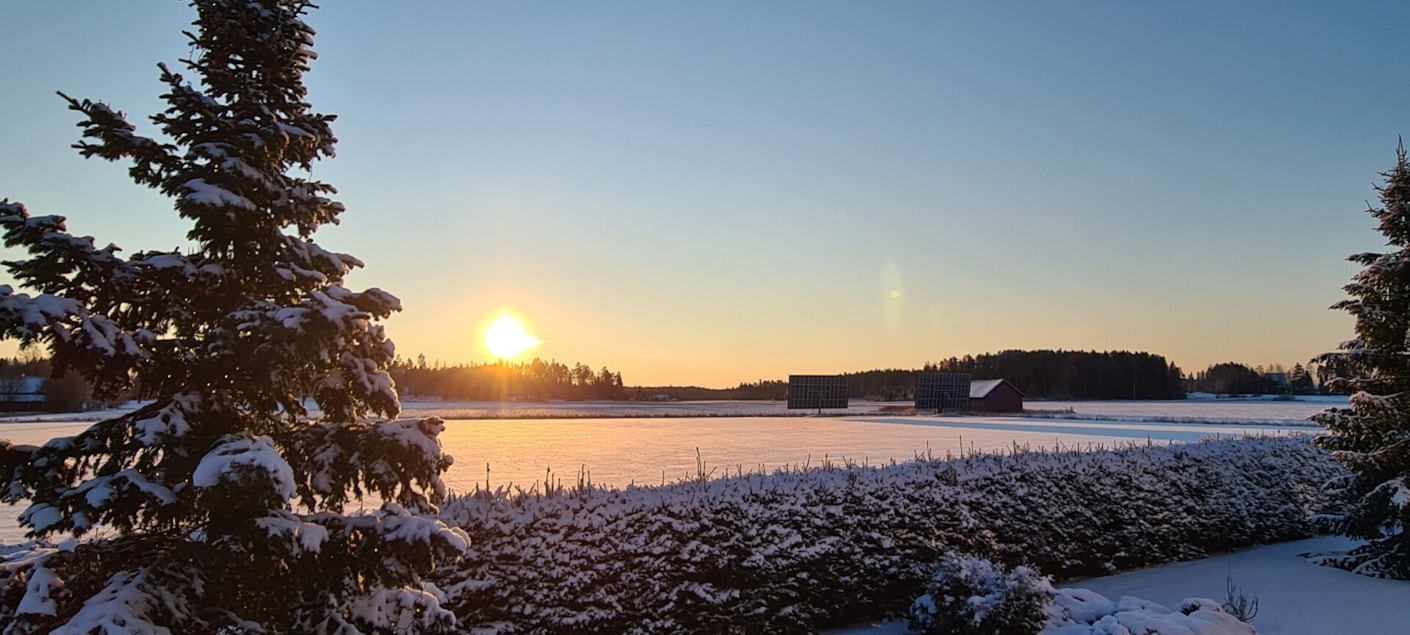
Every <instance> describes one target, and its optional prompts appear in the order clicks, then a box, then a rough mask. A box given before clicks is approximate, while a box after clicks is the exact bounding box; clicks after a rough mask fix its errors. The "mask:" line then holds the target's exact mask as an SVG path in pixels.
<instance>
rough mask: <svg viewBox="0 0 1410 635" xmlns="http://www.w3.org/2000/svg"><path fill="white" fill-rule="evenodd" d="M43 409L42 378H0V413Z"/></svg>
mask: <svg viewBox="0 0 1410 635" xmlns="http://www.w3.org/2000/svg"><path fill="white" fill-rule="evenodd" d="M43 409H44V378H43V377H0V411H8V412H13V411H18V410H43Z"/></svg>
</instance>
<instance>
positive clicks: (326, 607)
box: [0, 0, 468, 635]
mask: <svg viewBox="0 0 1410 635" xmlns="http://www.w3.org/2000/svg"><path fill="white" fill-rule="evenodd" d="M192 6H193V7H194V8H195V9H196V12H197V19H196V21H195V22H194V24H195V25H196V27H197V29H196V32H195V34H188V37H189V38H190V41H191V45H192V51H193V54H192V55H191V56H190V59H186V60H183V62H184V65H185V67H186V68H187V69H189V71H190V72H192V73H194V74H195V75H196V76H197V77H198V83H195V84H193V83H191V82H188V81H187V80H186V79H184V78H183V77H182V75H181V74H179V73H177V72H174V71H172V70H170V69H168V68H167V67H166V66H160V69H161V75H160V76H161V81H162V83H163V84H164V85H165V87H166V91H165V94H164V95H162V98H163V99H164V101H165V102H166V109H165V110H164V111H163V112H161V113H159V114H156V115H154V116H153V117H152V118H151V119H152V121H153V122H154V123H155V124H156V125H157V126H158V127H159V128H160V130H161V132H162V133H163V134H164V138H161V139H158V138H153V137H147V136H142V135H140V134H138V133H137V131H136V128H135V127H134V126H133V125H132V124H130V123H128V121H127V119H126V117H125V116H124V115H123V114H122V113H120V112H117V111H115V110H113V109H111V108H109V107H108V106H106V105H103V104H101V103H95V102H91V101H88V100H82V101H80V100H75V99H71V98H68V97H65V99H66V100H67V101H68V103H69V107H70V108H71V109H73V110H75V111H77V112H79V113H81V114H82V117H83V121H82V123H81V126H82V127H83V141H81V142H79V143H78V144H76V146H75V147H76V148H77V149H78V150H79V151H80V153H81V154H83V155H84V156H85V157H100V158H103V159H107V160H110V161H117V160H126V161H130V163H131V167H130V170H129V174H130V175H131V177H132V179H133V180H134V181H136V182H137V183H138V184H141V185H144V186H147V187H151V188H155V189H157V190H159V191H160V192H161V193H163V194H164V195H166V196H169V197H171V198H172V199H174V206H175V209H176V211H177V213H178V214H179V216H180V217H181V218H183V219H186V220H187V221H189V222H190V223H191V229H190V231H189V232H188V234H187V236H188V238H189V239H190V241H191V246H190V247H189V248H188V249H187V250H186V252H185V253H182V252H180V251H171V252H139V253H135V254H133V255H132V256H130V257H123V256H120V255H119V251H118V249H117V248H116V247H115V246H112V245H109V246H106V247H96V246H95V243H94V242H93V239H91V238H83V237H78V236H75V235H72V234H69V233H68V232H67V230H66V223H65V219H64V218H62V217H58V216H31V215H30V214H29V212H28V211H27V210H26V209H25V207H24V206H23V205H20V204H19V203H11V202H8V201H0V228H3V230H4V240H5V244H6V245H7V246H10V247H13V248H19V249H23V250H25V251H27V252H28V257H27V258H25V259H23V260H17V261H13V262H8V263H6V266H7V267H8V269H9V271H10V272H11V273H12V274H13V275H14V276H15V278H16V279H17V280H19V281H20V283H21V284H22V285H24V286H25V287H27V288H28V289H30V290H32V291H33V292H35V293H36V295H34V296H30V295H27V294H20V293H16V292H15V291H14V290H13V289H11V288H10V287H8V286H6V287H0V333H3V335H4V336H7V337H15V338H19V339H20V340H21V341H22V342H23V343H24V344H27V345H29V344H33V345H38V346H43V347H47V348H48V349H49V351H50V353H51V354H52V358H53V362H54V364H55V371H56V372H58V373H63V372H66V371H68V372H76V373H78V374H80V375H82V376H83V377H86V378H87V379H89V380H90V381H91V382H92V383H93V387H94V390H95V393H96V395H97V396H98V397H99V398H102V397H105V396H111V395H115V394H118V393H121V392H123V391H125V390H129V389H132V388H134V387H135V388H137V389H138V390H140V392H141V394H142V395H143V396H144V397H147V398H149V399H151V400H152V401H151V402H150V403H149V404H148V405H145V406H143V407H141V408H140V409H138V410H136V411H134V412H132V413H130V414H125V415H123V416H120V417H117V418H114V419H110V420H107V421H102V422H99V423H97V424H95V425H93V426H92V427H90V428H89V429H88V430H86V431H85V432H83V433H81V434H79V435H77V436H74V437H69V438H60V439H55V440H53V441H51V442H49V443H48V444H46V445H45V446H44V447H42V448H26V447H16V446H11V445H9V444H8V443H4V442H0V482H2V483H4V484H6V485H7V487H6V488H5V489H4V490H3V492H0V493H2V494H3V498H4V500H5V501H7V502H10V503H17V502H25V501H27V502H28V507H27V509H25V510H24V512H23V513H22V514H21V517H20V519H21V522H22V523H23V524H24V525H25V526H26V527H27V528H28V530H29V533H30V534H31V535H33V536H36V537H44V536H49V535H53V534H63V533H69V532H71V533H72V534H75V535H77V536H80V537H83V536H84V535H85V534H87V533H88V532H90V531H91V530H93V529H95V528H100V527H103V528H106V529H109V530H111V531H105V532H103V533H104V534H106V537H102V538H99V539H85V540H81V541H78V542H67V543H63V546H62V548H57V549H42V548H41V549H36V550H34V551H31V552H26V553H25V554H22V555H21V556H12V557H11V558H10V559H9V560H8V561H5V562H3V566H0V623H4V624H7V626H6V628H5V630H4V632H5V633H6V634H11V633H16V634H18V633H32V632H50V631H56V632H69V633H85V634H87V633H119V632H120V633H138V632H141V633H166V632H173V633H214V632H223V633H255V632H265V633H282V632H301V633H338V634H339V635H351V634H353V633H360V632H394V631H395V632H410V631H414V632H430V631H437V630H448V629H450V628H452V627H453V625H454V617H453V616H452V615H451V614H450V613H449V612H447V611H445V610H443V609H441V608H440V606H439V603H438V599H437V594H436V592H435V589H434V587H433V586H428V585H424V584H423V583H422V579H423V576H426V575H427V574H428V573H429V572H430V571H431V570H432V569H433V568H434V567H435V566H436V565H437V564H438V563H441V562H445V561H447V560H450V559H455V558H458V557H459V556H460V555H461V554H462V553H463V552H464V549H465V548H466V546H467V544H468V543H467V541H468V537H467V536H466V534H465V533H464V532H463V531H461V530H459V529H452V528H449V527H447V526H446V525H445V524H444V523H442V522H440V521H437V520H435V519H433V518H429V517H426V516H424V515H422V514H426V513H433V512H435V511H436V507H435V503H436V502H437V501H438V500H439V499H440V498H442V497H443V496H444V493H445V492H444V485H443V484H442V482H441V479H440V476H441V474H442V473H443V472H444V470H445V469H446V468H447V466H448V465H449V463H450V457H449V456H443V455H442V454H441V448H440V443H439V441H438V440H437V434H438V433H439V432H440V431H441V430H442V428H443V424H442V422H441V421H440V420H438V419H424V420H419V421H387V420H377V421H373V420H372V419H374V418H376V417H385V418H389V419H390V418H394V417H395V416H396V415H397V414H398V412H399V409H400V405H399V403H398V400H397V394H396V391H395V389H394V387H393V384H392V382H391V380H390V379H389V376H388V374H387V372H386V370H385V368H386V366H387V365H388V364H389V363H390V362H391V360H392V359H393V347H392V344H391V342H390V341H388V340H387V339H386V337H385V335H384V333H383V330H382V327H381V326H379V325H377V324H376V321H377V320H380V319H383V318H386V317H387V316H388V315H390V313H391V312H392V311H395V310H398V309H399V306H398V301H397V299H396V298H394V297H393V296H391V295H389V294H387V293H385V292H383V291H381V290H378V289H371V290H368V291H362V292H356V291H351V290H349V289H347V288H345V287H344V286H343V279H344V277H345V276H346V275H347V274H348V272H349V271H350V270H351V269H353V268H355V267H359V266H361V263H360V262H359V261H358V260H357V259H355V258H353V257H352V256H348V255H346V254H338V253H332V252H329V251H326V250H324V249H323V248H321V247H319V246H318V245H317V244H316V243H315V242H314V241H313V240H312V235H313V233H314V232H315V230H317V229H318V228H319V227H320V226H322V225H325V224H328V223H336V222H337V218H338V215H339V214H340V213H341V212H342V211H343V206H342V205H341V204H340V203H337V202H335V201H333V200H331V199H329V198H327V195H330V194H332V193H333V192H334V189H333V187H332V186H330V185H328V184H325V183H322V182H319V181H315V180H313V179H312V178H311V175H310V174H309V171H310V170H311V166H312V165H313V163H314V162H315V161H317V160H318V159H320V158H322V157H330V156H332V155H333V146H334V143H335V141H336V139H335V138H334V137H333V134H332V132H331V130H330V129H329V123H330V122H331V121H332V120H333V117H332V116H330V115H323V114H318V113H315V112H313V111H312V110H311V107H310V105H309V104H308V103H307V102H306V101H305V96H306V91H305V88H304V85H303V79H302V77H303V74H304V73H305V71H307V70H308V66H309V62H310V60H312V59H313V58H314V53H313V51H312V49H311V46H312V44H313V34H314V32H313V29H311V28H309V27H308V26H307V25H306V24H305V23H304V22H303V21H302V16H303V15H304V14H305V13H306V12H307V10H308V9H310V8H311V6H312V5H311V4H310V3H309V2H308V1H307V0H194V1H193V2H192ZM306 400H311V401H312V403H313V404H315V405H316V406H317V408H318V409H319V410H320V411H321V417H320V418H319V419H317V420H314V421H309V419H308V415H309V413H310V411H309V408H308V406H307V405H306V404H307V401H306ZM364 494H367V495H373V496H376V497H378V498H380V499H381V501H382V502H383V504H382V506H381V507H380V509H378V510H377V511H375V512H372V513H367V514H357V515H344V513H343V511H344V507H345V506H346V505H347V504H348V503H349V502H350V500H351V499H353V498H361V497H362V496H363V495H364Z"/></svg>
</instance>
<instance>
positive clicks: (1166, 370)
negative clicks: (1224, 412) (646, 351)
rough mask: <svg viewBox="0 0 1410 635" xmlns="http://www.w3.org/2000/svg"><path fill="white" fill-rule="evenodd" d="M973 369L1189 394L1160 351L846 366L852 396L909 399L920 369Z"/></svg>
mask: <svg viewBox="0 0 1410 635" xmlns="http://www.w3.org/2000/svg"><path fill="white" fill-rule="evenodd" d="M927 371H928V372H944V373H969V374H970V375H971V376H972V378H973V379H1007V380H1008V381H1009V383H1012V384H1013V385H1014V386H1015V387H1017V388H1018V389H1019V390H1021V391H1023V393H1024V394H1025V395H1026V396H1027V397H1029V398H1032V399H1182V398H1184V396H1185V389H1184V383H1183V380H1184V377H1183V375H1182V374H1181V372H1180V368H1179V367H1177V366H1176V365H1174V364H1172V363H1170V362H1167V361H1166V360H1165V358H1164V357H1162V356H1160V355H1153V354H1151V353H1132V352H1127V351H1109V352H1096V351H1050V350H1041V351H1019V350H1008V351H1000V352H998V353H985V354H983V355H979V356H973V355H966V356H964V357H951V358H949V359H945V360H941V361H938V362H930V363H927V364H925V365H924V366H922V367H921V368H919V369H903V368H886V369H876V370H865V371H861V372H853V373H845V374H844V375H843V376H845V377H846V378H847V393H848V394H849V395H851V396H852V397H853V398H858V399H871V400H876V401H907V400H911V399H914V398H915V383H916V375H917V374H918V373H921V372H927ZM632 392H633V393H634V395H633V398H637V399H652V398H655V397H656V396H658V395H662V396H667V397H669V398H671V399H677V400H683V401H691V400H735V399H738V400H756V399H757V400H773V401H781V400H784V399H787V398H788V382H787V381H781V380H762V379H761V380H759V381H757V382H754V383H748V382H746V383H741V384H739V385H738V386H736V387H734V388H700V387H696V386H687V387H677V386H669V387H642V388H634V389H632Z"/></svg>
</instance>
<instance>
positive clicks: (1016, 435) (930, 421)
mask: <svg viewBox="0 0 1410 635" xmlns="http://www.w3.org/2000/svg"><path fill="white" fill-rule="evenodd" d="M553 405H554V406H560V404H553ZM740 405H746V406H751V407H752V406H753V404H751V403H750V402H724V403H722V404H709V406H711V407H717V408H719V409H718V410H715V411H714V412H716V413H723V412H729V411H730V410H729V409H730V408H737V407H740ZM425 406H426V404H424V403H422V402H408V403H407V408H406V412H405V415H406V416H428V415H433V414H434V415H437V416H441V415H442V414H443V411H438V410H437V409H435V408H427V407H425ZM598 406H600V407H601V408H602V409H603V410H606V409H607V408H610V407H620V406H615V405H612V404H586V405H584V404H564V405H561V407H563V408H568V407H572V408H576V410H572V412H585V411H590V410H591V409H592V408H594V407H598ZM456 407H457V408H458V407H460V406H459V405H457V406H456ZM676 407H678V408H685V407H690V408H697V407H700V406H699V405H698V404H680V405H676ZM85 414H89V413H85ZM602 416H605V415H602ZM59 419H60V417H58V416H48V415H45V416H44V417H42V418H41V420H39V421H30V422H23V423H0V438H7V439H10V440H11V441H12V442H14V443H16V444H33V445H39V444H42V443H44V442H45V441H47V440H49V439H51V438H53V437H55V436H68V435H73V434H77V433H79V432H81V431H82V430H83V429H84V428H85V427H86V426H87V425H88V423H87V422H81V421H73V420H71V419H70V420H69V421H61V420H59ZM1302 431H1305V428H1295V427H1286V428H1284V427H1278V426H1266V425H1248V426H1240V425H1198V424H1167V423H1145V422H1129V421H1128V422H1110V421H1081V420H1043V419H1021V418H1015V417H924V416H917V417H909V416H870V417H864V416H848V417H829V416H823V417H786V418H785V417H758V416H733V417H730V416H723V415H722V414H720V415H716V416H704V417H663V418H654V417H645V418H591V419H588V418H569V419H498V418H494V419H478V420H471V419H467V420H450V421H448V425H447V427H446V431H445V432H443V433H442V434H441V442H442V444H443V445H444V446H445V449H446V452H447V453H449V454H450V455H451V456H454V457H455V465H454V466H452V467H451V469H450V471H449V472H448V473H447V474H446V476H445V481H446V483H447V485H448V486H449V487H450V489H451V490H452V491H457V492H469V491H473V490H475V489H476V488H480V487H484V486H485V484H486V482H487V479H488V483H489V485H490V487H491V488H496V487H500V486H508V485H517V486H519V487H523V488H525V489H528V488H530V487H532V486H533V485H534V484H535V483H540V484H541V483H542V482H543V481H544V480H545V479H549V480H550V481H552V482H554V483H559V482H561V483H563V484H565V485H566V484H573V483H576V482H577V481H578V479H579V477H580V476H582V477H584V478H587V479H590V480H591V481H592V482H593V483H594V484H597V485H607V486H613V487H624V486H627V485H630V484H633V483H636V484H660V483H662V482H675V481H679V480H682V479H687V478H694V477H696V476H698V475H699V473H700V471H701V470H702V469H703V470H704V472H705V473H706V474H707V475H709V476H714V477H719V476H724V475H725V474H727V473H728V474H733V473H736V472H738V471H744V472H771V471H773V470H776V469H780V468H802V467H810V466H812V467H816V466H819V465H822V464H824V463H825V462H827V463H833V464H842V463H846V462H849V461H850V462H854V463H858V464H869V465H879V464H883V463H887V462H890V461H892V460H895V461H907V460H911V459H913V458H916V457H917V456H924V455H926V454H927V453H929V454H931V455H933V456H937V457H943V456H945V455H947V454H952V455H958V454H962V453H971V452H976V451H978V452H996V451H1007V450H1012V449H1013V448H1014V447H1015V446H1016V445H1017V446H1019V447H1023V446H1026V447H1029V448H1032V449H1040V448H1049V449H1051V448H1056V447H1059V446H1061V447H1064V448H1071V447H1076V448H1097V447H1111V446H1113V445H1117V444H1123V443H1127V444H1129V443H1147V442H1150V443H1168V442H1185V441H1193V440H1196V439H1199V438H1203V437H1207V436H1220V435H1223V436H1229V435H1243V434H1255V435H1257V434H1267V435H1283V434H1294V433H1298V432H1302ZM487 466H488V468H489V473H488V474H486V467H487ZM18 511H19V510H15V513H18ZM9 516H10V515H9V514H6V517H5V518H2V519H0V544H8V543H13V542H16V541H17V540H19V539H20V534H19V532H18V528H17V527H16V526H15V525H14V523H13V521H12V520H10V518H9Z"/></svg>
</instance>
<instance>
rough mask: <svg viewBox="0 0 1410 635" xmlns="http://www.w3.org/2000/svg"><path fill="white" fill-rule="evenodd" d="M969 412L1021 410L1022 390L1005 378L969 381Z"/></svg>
mask: <svg viewBox="0 0 1410 635" xmlns="http://www.w3.org/2000/svg"><path fill="white" fill-rule="evenodd" d="M969 411H970V412H1023V391H1021V390H1019V389H1017V388H1015V387H1014V385H1013V384H1010V383H1009V381H1008V380H1007V379H980V380H976V381H972V382H969Z"/></svg>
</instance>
